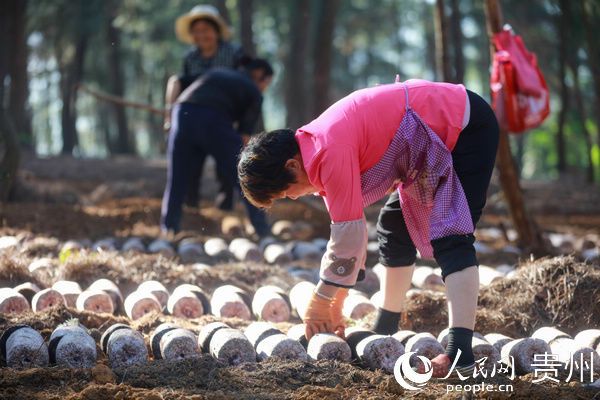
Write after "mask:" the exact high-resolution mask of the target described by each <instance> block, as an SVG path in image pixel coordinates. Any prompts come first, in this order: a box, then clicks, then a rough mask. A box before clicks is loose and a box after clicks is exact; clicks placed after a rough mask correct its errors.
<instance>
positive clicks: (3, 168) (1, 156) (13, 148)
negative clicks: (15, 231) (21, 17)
mask: <svg viewBox="0 0 600 400" xmlns="http://www.w3.org/2000/svg"><path fill="white" fill-rule="evenodd" d="M13 5H14V4H13V3H11V4H9V2H0V202H4V201H6V200H8V198H9V195H10V192H11V189H12V186H13V183H14V181H15V178H16V176H17V171H18V169H19V158H20V149H19V140H18V138H17V134H16V132H15V129H14V127H13V125H12V122H11V121H10V118H9V115H8V114H7V113H6V111H5V108H4V97H5V96H4V93H5V89H4V82H5V79H4V78H5V77H6V76H7V75H8V73H9V65H10V56H11V54H12V45H13V44H14V40H13V38H12V37H11V36H9V29H10V28H11V25H12V22H13V21H14V18H13V12H11V11H13V10H11V7H12V8H13V9H14V7H13Z"/></svg>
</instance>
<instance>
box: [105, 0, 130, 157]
mask: <svg viewBox="0 0 600 400" xmlns="http://www.w3.org/2000/svg"><path fill="white" fill-rule="evenodd" d="M114 12H115V9H112V10H109V13H110V14H112V13H114ZM110 14H109V17H108V19H107V34H106V38H107V40H108V42H107V44H108V46H109V49H110V50H109V57H108V67H109V69H110V76H111V78H112V79H111V81H112V86H113V87H112V92H113V94H114V95H115V96H118V97H123V94H124V92H125V90H124V86H125V85H124V82H123V72H122V71H121V38H120V32H119V31H118V30H117V28H115V26H114V24H113V21H114V17H115V15H110ZM113 110H114V113H115V114H114V115H115V118H116V119H117V133H118V135H117V143H116V148H115V153H117V154H133V153H134V150H133V146H132V141H131V140H130V138H129V132H128V129H127V114H126V113H125V108H124V107H123V106H121V105H119V104H114V105H113Z"/></svg>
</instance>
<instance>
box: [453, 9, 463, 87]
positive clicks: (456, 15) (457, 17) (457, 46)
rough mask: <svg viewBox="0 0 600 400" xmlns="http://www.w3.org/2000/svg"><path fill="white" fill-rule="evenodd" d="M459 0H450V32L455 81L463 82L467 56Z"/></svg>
mask: <svg viewBox="0 0 600 400" xmlns="http://www.w3.org/2000/svg"><path fill="white" fill-rule="evenodd" d="M459 3H460V1H459V0H450V7H451V8H452V16H451V17H450V32H451V36H452V47H453V49H454V82H455V83H462V82H463V80H464V78H465V56H464V54H463V34H462V28H461V22H462V15H461V13H460V7H459Z"/></svg>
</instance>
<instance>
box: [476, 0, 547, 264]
mask: <svg viewBox="0 0 600 400" xmlns="http://www.w3.org/2000/svg"><path fill="white" fill-rule="evenodd" d="M484 6H485V15H486V25H487V30H488V37H489V41H490V52H491V53H492V54H493V53H494V52H495V51H496V49H495V46H494V41H493V37H494V34H495V33H497V32H500V31H501V30H502V14H501V11H500V4H499V2H498V0H485V3H484ZM496 166H497V167H498V170H499V172H500V182H501V184H502V190H503V191H504V196H505V198H506V201H507V202H508V210H509V212H510V216H511V218H512V221H513V224H514V226H515V229H516V231H517V234H518V235H519V243H520V245H521V247H524V248H525V249H526V250H527V251H529V252H531V253H534V254H536V255H542V254H548V249H547V247H546V245H545V243H544V240H543V238H542V235H541V233H540V231H539V229H538V227H537V224H536V223H535V221H534V220H533V218H531V214H529V213H528V212H527V211H526V208H525V202H524V201H523V196H522V194H521V187H520V185H519V178H518V175H517V170H516V168H515V163H514V160H513V158H512V154H511V152H510V142H509V140H508V132H506V131H503V130H501V131H500V141H499V143H498V155H497V157H496Z"/></svg>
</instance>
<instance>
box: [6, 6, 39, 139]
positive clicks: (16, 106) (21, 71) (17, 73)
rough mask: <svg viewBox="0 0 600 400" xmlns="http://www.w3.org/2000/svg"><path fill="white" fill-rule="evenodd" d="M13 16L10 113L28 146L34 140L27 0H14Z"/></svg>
mask: <svg viewBox="0 0 600 400" xmlns="http://www.w3.org/2000/svg"><path fill="white" fill-rule="evenodd" d="M8 3H11V5H12V8H13V10H12V11H13V13H12V18H11V21H10V26H11V29H10V32H9V34H8V37H9V38H11V41H13V43H12V51H11V53H10V54H11V56H10V58H9V60H8V61H9V64H8V73H9V75H10V96H9V102H8V114H9V115H10V116H11V119H12V121H13V123H14V126H15V129H16V132H17V136H18V137H19V138H20V139H21V141H22V142H23V143H25V144H27V145H28V146H30V145H31V144H32V142H33V138H32V134H31V118H30V116H29V113H28V109H27V100H28V98H29V80H28V77H27V60H28V55H29V52H28V49H27V33H26V25H27V15H26V10H27V1H26V0H13V1H12V2H8Z"/></svg>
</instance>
